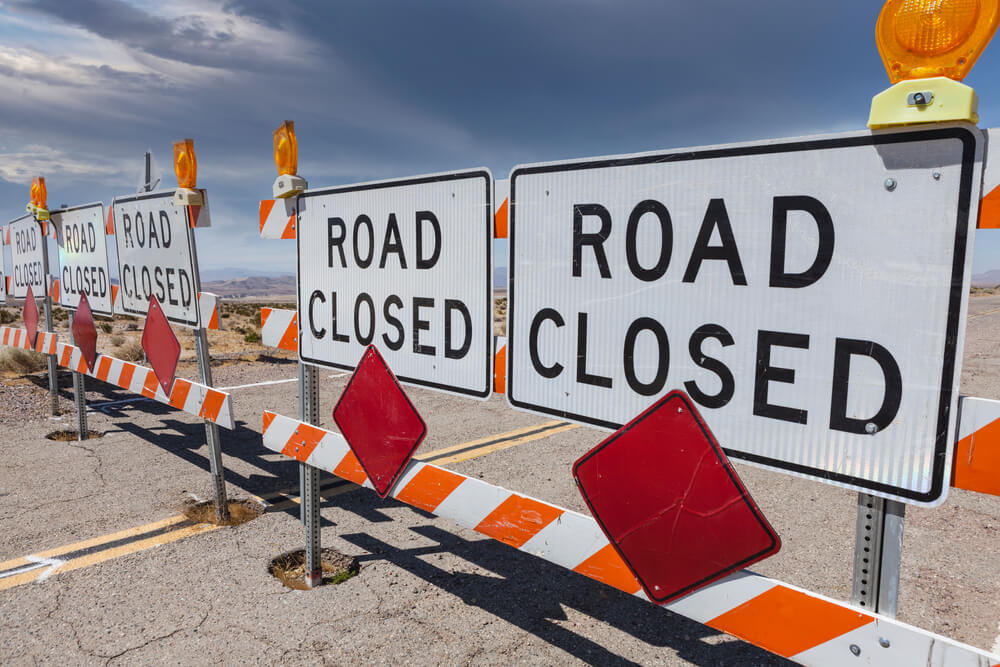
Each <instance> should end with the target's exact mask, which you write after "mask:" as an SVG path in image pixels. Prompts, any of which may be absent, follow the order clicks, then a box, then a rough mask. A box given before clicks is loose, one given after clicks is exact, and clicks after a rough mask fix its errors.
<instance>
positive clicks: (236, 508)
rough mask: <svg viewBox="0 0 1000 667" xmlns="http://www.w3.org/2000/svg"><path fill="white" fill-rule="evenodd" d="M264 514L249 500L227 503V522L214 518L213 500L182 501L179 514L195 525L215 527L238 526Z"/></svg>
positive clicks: (260, 508) (261, 509)
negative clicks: (212, 525)
mask: <svg viewBox="0 0 1000 667" xmlns="http://www.w3.org/2000/svg"><path fill="white" fill-rule="evenodd" d="M263 513H264V508H263V507H261V506H260V505H259V504H257V503H255V502H253V501H250V500H230V501H229V521H221V522H220V521H218V520H217V519H216V517H215V501H214V500H193V499H190V498H189V499H187V500H185V501H184V506H183V507H182V508H181V514H183V515H184V516H186V517H187V518H188V519H190V520H191V521H194V522H196V523H214V524H215V525H217V526H238V525H240V524H241V523H246V522H247V521H252V520H254V519H256V518H257V517H259V516H260V515H261V514H263Z"/></svg>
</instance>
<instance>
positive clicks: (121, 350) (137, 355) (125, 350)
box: [115, 340, 146, 363]
mask: <svg viewBox="0 0 1000 667" xmlns="http://www.w3.org/2000/svg"><path fill="white" fill-rule="evenodd" d="M115 356H116V357H118V358H119V359H121V360H122V361H131V362H133V363H134V362H140V361H142V360H143V359H144V358H145V356H146V353H145V351H143V349H142V343H140V342H139V341H137V340H130V341H129V342H127V343H125V344H124V345H122V346H120V347H118V348H117V349H116V350H115Z"/></svg>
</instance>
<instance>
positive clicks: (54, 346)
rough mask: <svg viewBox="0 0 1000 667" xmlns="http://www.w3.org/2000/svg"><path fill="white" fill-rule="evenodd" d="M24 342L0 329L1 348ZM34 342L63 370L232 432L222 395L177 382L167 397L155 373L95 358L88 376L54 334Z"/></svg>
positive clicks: (73, 350)
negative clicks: (143, 397)
mask: <svg viewBox="0 0 1000 667" xmlns="http://www.w3.org/2000/svg"><path fill="white" fill-rule="evenodd" d="M43 337H44V343H43V342H42V341H43ZM27 339H28V333H27V332H26V331H25V330H24V329H15V328H12V327H0V342H2V343H3V344H4V345H11V346H13V347H23V348H25V349H32V348H31V347H29V346H28V345H27ZM38 340H39V343H37V344H36V345H35V348H34V349H35V351H36V352H46V353H48V354H55V355H56V357H57V361H58V362H59V365H60V366H62V367H63V368H68V369H70V370H72V371H77V372H79V373H84V374H86V375H89V376H90V377H92V378H96V379H98V380H101V381H102V382H108V383H110V384H113V385H116V386H118V387H120V388H122V389H125V390H126V391H130V392H132V393H134V394H140V395H142V396H145V397H146V398H150V399H152V400H154V401H158V402H160V403H164V404H166V405H169V406H170V407H172V408H175V409H177V410H181V411H183V412H187V413H188V414H192V415H195V416H196V417H201V418H202V419H207V420H208V421H211V422H215V423H216V424H218V425H219V426H221V427H223V428H228V429H232V428H233V404H232V400H231V398H230V395H229V394H228V393H226V392H224V391H219V390H218V389H213V388H212V387H206V386H205V385H203V384H198V383H197V382H191V381H190V380H186V379H184V378H177V379H175V380H174V385H173V387H172V388H171V391H170V395H169V396H167V395H166V394H165V393H164V391H163V388H162V387H161V386H160V383H159V382H158V381H157V379H156V373H154V372H153V371H152V369H150V368H146V367H145V366H139V365H137V364H132V363H129V362H127V361H122V360H121V359H115V358H114V357H110V356H108V355H106V354H99V355H97V363H96V364H94V371H93V372H90V371H89V370H88V369H87V362H86V361H85V360H84V358H83V353H82V352H81V351H80V348H78V347H76V346H74V345H68V344H66V343H59V342H57V341H56V335H55V334H49V333H44V332H39V333H38Z"/></svg>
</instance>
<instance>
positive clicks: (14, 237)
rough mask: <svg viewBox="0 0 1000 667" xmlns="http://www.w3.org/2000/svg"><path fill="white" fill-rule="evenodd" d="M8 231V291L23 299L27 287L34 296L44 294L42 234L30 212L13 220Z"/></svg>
mask: <svg viewBox="0 0 1000 667" xmlns="http://www.w3.org/2000/svg"><path fill="white" fill-rule="evenodd" d="M8 230H9V232H10V260H11V261H10V264H11V267H10V277H11V288H12V289H11V295H12V296H13V297H14V298H15V299H23V298H24V297H25V296H27V294H28V287H29V286H30V287H31V293H32V294H33V295H34V297H35V298H36V299H38V298H40V297H44V296H45V289H46V287H45V264H44V262H43V253H44V252H45V248H46V245H45V237H44V236H42V226H41V224H39V222H38V221H37V220H35V217H34V216H33V215H25V216H22V217H20V218H18V219H16V220H13V221H12V222H11V223H10V225H9V226H8Z"/></svg>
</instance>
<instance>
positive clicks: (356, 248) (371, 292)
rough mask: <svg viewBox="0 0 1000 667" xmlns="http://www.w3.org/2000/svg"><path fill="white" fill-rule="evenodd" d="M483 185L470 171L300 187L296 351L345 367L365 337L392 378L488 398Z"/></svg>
mask: <svg viewBox="0 0 1000 667" xmlns="http://www.w3.org/2000/svg"><path fill="white" fill-rule="evenodd" d="M492 190H493V179H492V176H491V175H490V173H489V172H488V171H486V170H483V169H479V170H474V171H462V172H453V173H446V174H437V175H432V176H422V177H416V178H409V179H401V180H393V181H383V182H378V183H366V184H361V185H350V186H345V187H337V188H329V189H322V190H312V191H307V192H305V193H304V194H302V195H300V196H299V198H298V229H297V235H296V236H297V239H298V240H297V244H298V312H299V318H298V321H299V323H300V327H301V334H300V336H299V357H300V358H301V359H302V361H304V362H308V363H312V364H319V365H322V366H330V367H333V368H341V369H347V370H350V369H352V368H354V367H355V366H356V365H357V363H358V361H359V360H360V359H361V357H362V354H363V353H364V351H365V348H366V347H367V346H368V345H369V344H375V345H376V346H378V350H379V352H380V353H381V354H382V356H383V357H384V358H385V362H386V363H387V364H388V366H389V367H390V368H392V370H393V372H395V374H396V377H398V378H399V380H400V381H401V382H405V383H410V384H415V385H421V386H424V387H432V388H436V389H440V390H443V391H447V392H452V393H456V394H462V395H466V396H475V397H480V398H486V397H488V396H489V395H490V387H491V378H492V374H493V370H492V366H493V359H492V350H491V346H492V343H493V304H492V301H493V292H492V286H491V284H490V276H491V275H492V261H491V252H490V248H491V243H492V235H493V208H492V195H493V192H492Z"/></svg>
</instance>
